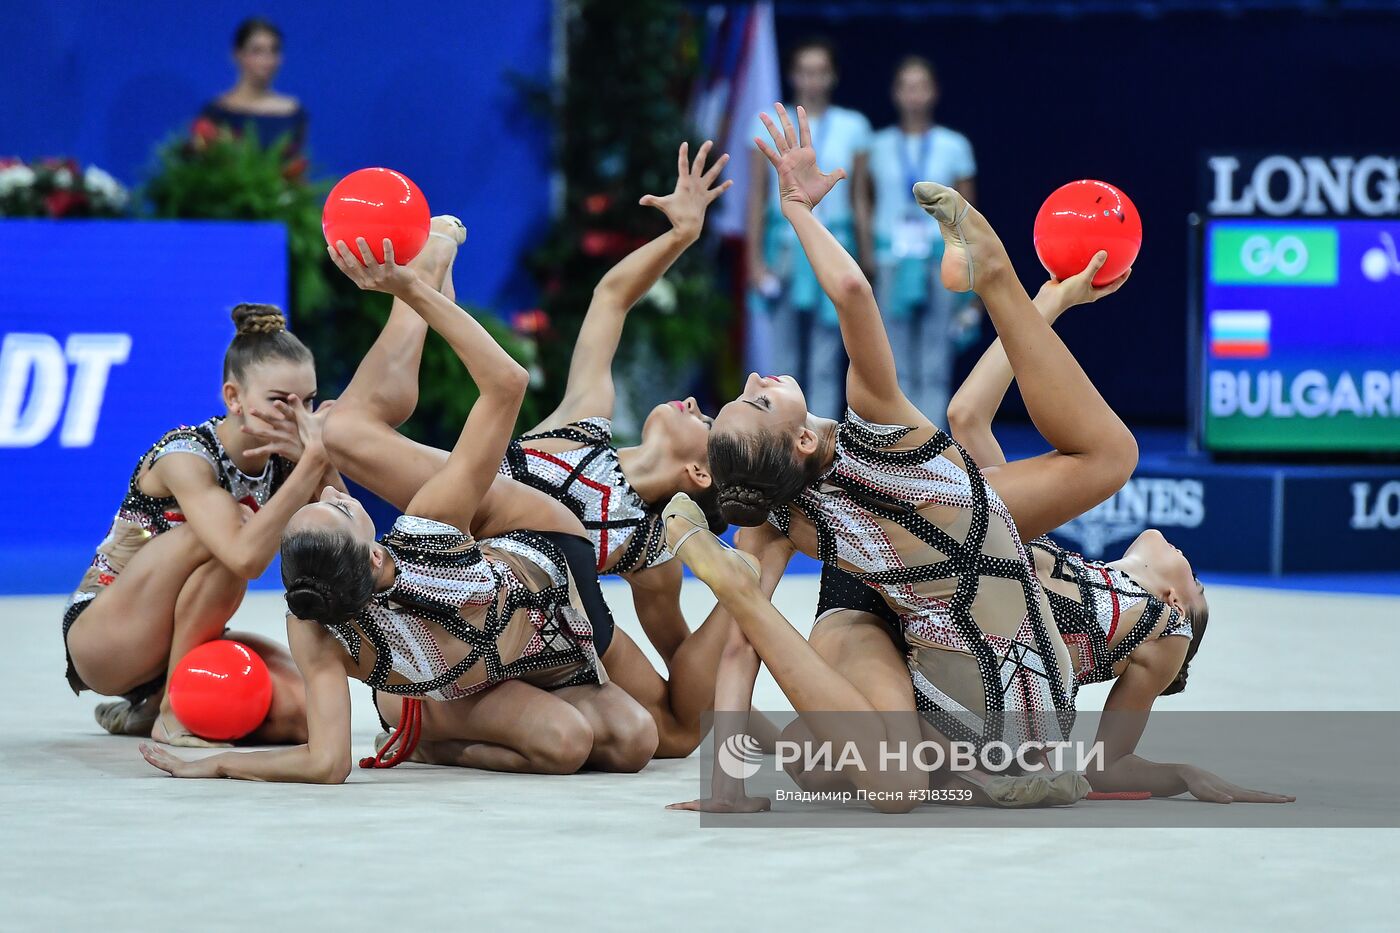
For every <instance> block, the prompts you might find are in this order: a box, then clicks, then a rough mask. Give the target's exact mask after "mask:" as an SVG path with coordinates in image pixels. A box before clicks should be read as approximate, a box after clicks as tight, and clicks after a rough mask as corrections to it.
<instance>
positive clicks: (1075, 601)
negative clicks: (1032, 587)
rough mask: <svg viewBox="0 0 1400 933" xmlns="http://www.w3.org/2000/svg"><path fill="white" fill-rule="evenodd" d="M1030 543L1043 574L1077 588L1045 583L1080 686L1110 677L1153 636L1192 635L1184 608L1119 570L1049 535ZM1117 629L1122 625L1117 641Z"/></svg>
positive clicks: (1044, 577)
mask: <svg viewBox="0 0 1400 933" xmlns="http://www.w3.org/2000/svg"><path fill="white" fill-rule="evenodd" d="M1030 546H1031V552H1032V556H1033V558H1034V560H1035V564H1036V572H1037V573H1039V574H1040V576H1041V577H1042V579H1048V580H1059V581H1063V582H1065V583H1068V584H1070V587H1072V588H1073V589H1075V590H1077V591H1078V594H1077V596H1070V595H1066V594H1065V593H1062V592H1058V591H1057V590H1056V588H1055V586H1054V584H1053V583H1052V584H1047V585H1046V586H1045V595H1046V596H1048V597H1049V599H1050V610H1051V612H1053V613H1054V616H1055V625H1056V627H1057V628H1059V630H1060V637H1061V638H1063V639H1064V641H1065V646H1066V647H1067V648H1068V649H1069V652H1070V655H1071V657H1072V658H1073V660H1074V669H1075V675H1074V680H1075V686H1076V687H1079V686H1082V685H1083V684H1092V683H1099V682H1102V681H1105V680H1112V679H1113V678H1114V677H1116V676H1117V675H1116V674H1115V673H1114V666H1115V665H1116V664H1118V663H1119V662H1120V661H1122V660H1123V659H1124V658H1126V657H1128V655H1130V654H1132V652H1133V649H1135V648H1137V647H1138V646H1139V645H1141V644H1142V643H1143V642H1145V641H1147V640H1148V639H1149V638H1154V637H1155V638H1167V637H1170V636H1185V637H1186V638H1190V637H1191V621H1190V619H1188V618H1187V616H1186V613H1184V612H1182V611H1180V610H1179V609H1175V608H1173V607H1171V606H1168V605H1167V604H1166V603H1164V602H1162V600H1160V599H1158V598H1157V597H1156V596H1153V595H1152V594H1151V593H1149V592H1148V591H1147V590H1145V589H1143V588H1142V587H1141V586H1140V585H1139V584H1138V582H1137V581H1136V580H1134V579H1133V578H1132V577H1130V576H1128V575H1127V574H1126V573H1123V572H1122V571H1121V570H1118V569H1117V568H1114V567H1110V566H1109V565H1108V564H1105V563H1103V562H1101V561H1096V560H1087V559H1085V558H1084V557H1083V556H1081V555H1079V554H1076V553H1074V552H1073V551H1067V550H1065V549H1064V548H1062V547H1060V546H1059V545H1058V544H1056V543H1055V542H1054V541H1052V540H1050V539H1049V538H1046V537H1040V538H1036V539H1035V540H1034V541H1032V542H1031V544H1030ZM1125 623H1126V628H1124V626H1125ZM1119 629H1124V631H1123V634H1122V636H1121V637H1119V638H1118V639H1117V641H1116V642H1115V640H1114V638H1115V635H1117V633H1118V631H1119ZM1154 633H1155V634H1154Z"/></svg>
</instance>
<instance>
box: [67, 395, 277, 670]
mask: <svg viewBox="0 0 1400 933" xmlns="http://www.w3.org/2000/svg"><path fill="white" fill-rule="evenodd" d="M223 420H224V418H223V416H222V415H220V416H217V417H214V418H210V419H209V420H208V421H205V422H203V423H202V424H197V425H195V426H194V427H180V428H176V429H175V430H173V431H170V432H168V433H166V434H165V435H163V436H162V437H161V439H160V440H158V441H156V442H155V444H154V445H152V446H151V448H150V449H149V450H147V451H146V453H145V454H143V455H142V456H141V459H140V460H139V461H137V464H136V469H135V470H133V471H132V473H131V478H130V480H128V481H127V485H126V496H125V498H123V499H122V502H121V505H120V506H119V507H118V508H117V514H116V516H115V517H114V518H113V519H112V525H111V527H110V528H109V529H108V531H107V536H106V537H105V538H103V539H102V543H101V544H99V545H98V546H97V552H96V553H95V554H94V555H93V558H92V562H91V563H90V564H89V565H88V567H87V570H86V571H84V573H83V578H82V580H81V581H80V582H79V583H78V588H77V589H76V590H74V591H73V594H72V595H71V596H70V597H69V598H68V602H67V604H66V605H65V606H64V609H63V634H64V635H65V636H67V634H68V629H69V628H71V627H72V625H73V622H74V621H75V620H76V619H77V618H78V616H79V615H80V614H81V613H82V611H83V610H84V609H86V608H87V607H88V604H89V603H91V602H92V599H93V597H95V596H96V595H97V594H98V593H100V592H102V590H103V589H104V588H105V587H108V586H110V585H111V584H112V582H113V581H114V580H116V578H117V576H118V575H119V574H120V573H121V572H122V570H124V569H125V568H126V565H127V564H128V563H130V562H131V559H132V557H134V556H135V555H136V552H137V551H139V550H140V549H141V548H142V547H143V546H145V545H146V544H148V543H150V542H151V541H153V540H155V538H156V537H157V536H159V535H161V534H163V533H165V532H167V531H169V530H170V529H171V528H173V527H175V526H177V525H179V524H180V523H182V522H183V521H184V516H183V515H181V514H180V511H179V508H180V506H179V504H178V503H177V502H176V501H175V497H174V496H149V495H147V494H146V493H144V492H142V491H141V488H140V486H139V480H140V479H141V476H142V473H143V471H144V470H145V469H147V468H148V467H149V466H150V465H152V464H154V463H155V462H156V461H158V460H160V459H161V458H162V457H168V456H170V455H171V454H193V455H194V456H197V457H199V458H200V459H202V460H204V461H205V462H206V463H208V464H209V466H210V468H211V469H212V470H213V471H214V481H215V482H217V483H218V484H219V486H220V487H221V488H222V489H224V490H226V491H227V492H228V494H229V495H230V496H232V497H233V498H234V499H235V500H237V501H239V502H241V503H243V504H245V505H247V506H249V507H250V508H253V509H255V510H256V509H258V508H261V507H262V506H263V505H265V504H266V503H267V500H269V499H271V498H272V496H273V494H274V493H276V492H277V490H278V489H280V488H281V486H282V483H283V482H285V481H286V479H287V477H288V476H289V475H291V472H292V469H293V467H294V464H293V463H292V462H291V461H289V460H286V459H283V458H282V457H280V456H276V455H274V456H272V457H270V458H268V461H267V466H266V467H264V468H263V471H262V473H261V474H260V475H258V476H249V475H248V474H246V473H244V472H243V471H242V470H240V469H238V467H237V466H235V465H234V462H233V458H231V457H230V456H229V455H228V451H226V450H224V445H223V442H222V441H220V440H219V434H218V431H217V430H216V429H217V428H218V426H219V424H220V423H221V422H222V421H223ZM68 679H69V683H70V684H72V685H73V689H74V690H78V689H81V687H82V683H81V681H79V680H77V675H76V674H75V673H74V671H73V668H72V664H71V662H70V664H69V668H68Z"/></svg>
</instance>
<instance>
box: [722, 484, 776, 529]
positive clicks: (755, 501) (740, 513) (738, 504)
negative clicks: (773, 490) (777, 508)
mask: <svg viewBox="0 0 1400 933" xmlns="http://www.w3.org/2000/svg"><path fill="white" fill-rule="evenodd" d="M773 505H774V503H773V500H772V497H771V496H770V495H769V494H768V493H767V492H764V491H763V490H762V489H759V488H757V487H755V486H726V487H724V488H722V489H720V490H719V511H720V514H721V515H723V516H724V519H725V521H727V522H730V523H731V524H734V525H742V526H744V527H746V528H751V527H753V526H754V525H762V524H763V523H764V522H766V521H767V520H768V513H769V512H771V511H773Z"/></svg>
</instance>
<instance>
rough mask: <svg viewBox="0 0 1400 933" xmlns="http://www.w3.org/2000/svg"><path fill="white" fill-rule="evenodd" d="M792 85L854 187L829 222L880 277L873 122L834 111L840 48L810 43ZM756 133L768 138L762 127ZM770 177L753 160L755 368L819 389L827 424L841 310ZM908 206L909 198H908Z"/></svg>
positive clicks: (827, 157) (835, 396)
mask: <svg viewBox="0 0 1400 933" xmlns="http://www.w3.org/2000/svg"><path fill="white" fill-rule="evenodd" d="M787 77H788V84H789V85H790V87H791V89H792V93H793V96H794V97H795V98H796V99H795V101H794V107H795V106H796V105H801V106H802V108H803V109H804V110H805V111H806V113H807V120H808V124H809V125H810V126H811V128H812V145H813V147H814V148H815V149H816V152H817V160H818V162H819V163H820V164H822V165H828V166H830V167H831V169H832V171H838V170H839V171H841V172H842V173H843V174H849V175H850V177H851V181H852V184H851V185H850V186H849V187H842V188H837V189H836V190H834V191H832V192H831V194H830V195H828V196H827V198H826V199H825V200H823V201H822V204H821V220H822V223H823V224H825V225H826V228H827V229H828V230H830V231H831V233H832V235H833V236H835V237H836V239H837V240H838V241H839V242H840V243H841V245H842V246H843V247H845V249H846V250H847V251H848V252H850V253H851V254H852V255H855V256H857V257H858V258H859V259H860V261H861V265H862V267H863V268H865V269H866V270H867V271H869V270H871V269H873V262H874V248H873V244H872V240H871V234H870V185H869V183H868V182H867V180H866V178H867V173H868V172H869V170H870V168H869V156H870V135H871V134H870V121H869V120H867V119H866V118H865V116H864V115H863V114H860V113H857V112H856V111H854V110H847V109H846V108H845V107H837V106H836V105H834V104H832V103H831V92H832V91H833V90H834V89H835V87H836V80H837V72H836V47H835V46H834V45H832V44H831V42H829V41H827V40H826V39H806V40H804V41H802V42H800V43H799V44H798V45H797V46H795V47H794V48H793V50H792V53H791V55H790V57H789V59H788V73H787ZM753 132H754V134H755V135H757V134H761V133H763V132H764V129H763V125H762V124H761V123H758V122H755V123H754V131H753ZM771 174H772V169H771V167H770V166H769V164H768V160H767V159H766V158H765V157H764V155H763V153H761V152H759V151H758V150H756V149H755V150H754V151H753V152H752V154H751V156H750V160H749V201H748V229H747V237H746V239H747V243H748V272H749V309H750V313H749V315H748V326H749V331H750V333H749V338H748V341H749V355H750V357H751V360H750V365H751V366H752V367H754V368H756V369H758V370H760V371H761V372H767V373H776V374H787V375H791V376H792V377H793V378H795V379H797V380H799V381H800V382H802V384H803V385H808V386H811V387H812V388H811V391H810V393H809V395H808V397H807V402H808V404H809V405H810V406H811V409H812V411H813V412H814V413H815V414H817V415H820V416H822V417H829V418H839V417H841V409H842V407H843V399H844V396H845V393H844V392H843V391H842V386H843V385H844V384H845V376H846V353H845V350H843V349H842V345H841V331H840V329H839V328H838V326H837V323H836V307H835V306H834V305H833V304H832V303H831V301H830V300H829V299H828V298H827V297H826V294H825V293H824V292H823V291H822V288H821V285H820V284H819V283H818V282H817V276H816V273H814V272H813V271H812V265H811V263H810V262H808V260H807V256H806V254H805V253H804V252H803V251H802V248H801V246H800V244H799V243H798V242H797V237H796V236H795V235H794V234H793V232H792V227H791V226H790V225H789V224H788V223H787V222H786V221H784V220H783V216H782V211H781V209H780V205H779V202H778V193H777V186H776V185H774V184H773V183H772V182H771V181H770V180H769V176H770V175H771ZM905 199H906V200H907V199H908V195H907V193H906V196H905Z"/></svg>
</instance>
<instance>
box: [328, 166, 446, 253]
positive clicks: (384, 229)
mask: <svg viewBox="0 0 1400 933" xmlns="http://www.w3.org/2000/svg"><path fill="white" fill-rule="evenodd" d="M430 218H431V215H430V214H429V213H428V199H427V198H425V197H423V192H421V191H419V190H418V186H417V185H415V184H414V183H413V182H412V181H411V180H410V179H409V178H408V177H407V176H406V175H402V174H400V173H398V172H396V171H394V170H393V169H389V168H362V169H360V170H359V171H358V172H351V173H350V174H349V175H346V176H345V177H344V178H342V179H341V180H340V181H339V182H337V183H336V186H335V187H334V188H332V189H331V193H330V195H329V196H328V197H327V198H326V207H325V210H323V211H322V212H321V232H322V233H324V234H325V235H326V242H327V243H328V244H330V245H331V246H332V247H333V246H335V244H336V241H337V240H344V241H345V245H346V246H348V247H350V250H351V252H353V253H354V254H355V255H356V256H359V254H360V251H359V247H358V246H356V244H355V240H356V239H357V238H359V237H364V238H365V239H366V240H367V241H368V242H369V248H370V251H371V252H372V253H374V258H375V259H377V260H379V261H380V262H383V261H384V240H385V239H386V238H387V239H388V240H389V242H391V243H393V244H394V261H395V262H397V263H398V264H399V265H404V264H405V263H407V262H408V261H409V260H411V259H412V258H413V257H414V256H417V255H418V253H419V251H420V250H422V249H423V244H424V243H427V242H428V221H429V219H430Z"/></svg>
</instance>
